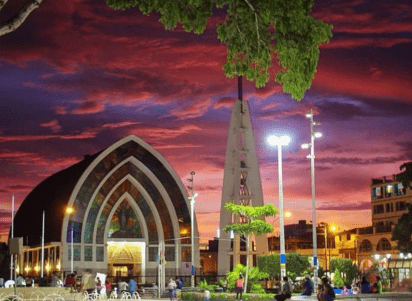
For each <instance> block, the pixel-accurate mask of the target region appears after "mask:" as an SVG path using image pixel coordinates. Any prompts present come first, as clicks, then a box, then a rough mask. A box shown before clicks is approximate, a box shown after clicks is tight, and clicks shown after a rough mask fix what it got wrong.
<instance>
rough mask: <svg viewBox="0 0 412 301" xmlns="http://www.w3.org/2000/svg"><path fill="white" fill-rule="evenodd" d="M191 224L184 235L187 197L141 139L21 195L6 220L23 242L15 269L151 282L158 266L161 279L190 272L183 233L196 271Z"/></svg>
mask: <svg viewBox="0 0 412 301" xmlns="http://www.w3.org/2000/svg"><path fill="white" fill-rule="evenodd" d="M67 207H70V208H72V209H73V212H72V213H71V214H68V213H66V208H67ZM43 214H44V216H45V226H44V227H42V224H41V220H42V215H43ZM194 223H195V227H194V229H195V233H191V217H190V204H189V200H188V194H187V192H186V189H185V186H184V185H183V183H182V182H181V180H180V178H179V177H178V175H177V174H176V172H175V171H174V170H173V168H172V167H171V166H170V165H169V164H168V163H167V162H166V160H165V159H164V158H163V157H162V156H161V155H160V154H159V153H158V152H157V151H155V150H154V149H153V148H152V147H151V146H150V145H148V144H147V143H145V142H144V141H143V140H141V139H140V138H137V137H135V136H128V137H126V138H124V139H122V140H120V141H118V142H116V143H114V144H113V145H111V146H109V147H108V148H106V149H104V150H102V151H101V152H99V153H97V154H94V155H92V156H86V157H85V159H84V160H83V161H81V162H79V163H77V164H75V165H73V166H71V167H69V168H67V169H65V170H63V171H60V172H58V173H56V174H55V175H52V176H51V177H49V178H47V179H46V180H44V181H43V182H42V183H40V184H39V185H38V186H37V187H36V188H35V189H34V190H33V191H32V192H31V193H30V194H29V195H28V196H27V198H26V199H25V200H24V202H23V203H22V205H21V206H20V208H19V210H18V212H17V214H16V216H15V219H14V225H15V226H14V227H15V228H14V236H15V237H23V242H24V245H25V247H24V252H23V254H21V256H20V259H19V262H18V269H19V272H20V273H21V274H23V275H27V276H33V277H37V276H40V273H41V269H42V268H41V266H42V265H43V273H44V275H45V276H49V275H51V274H52V273H53V272H55V271H57V272H62V271H64V272H69V271H71V270H72V269H73V270H74V271H77V272H80V273H81V272H82V271H83V270H84V269H86V268H89V269H92V270H93V271H94V272H102V273H105V274H107V275H108V276H122V277H129V276H134V277H137V278H138V282H155V281H156V275H157V274H158V272H159V262H161V263H162V264H161V265H160V266H161V269H162V270H163V273H165V274H164V275H184V274H190V263H191V235H194V236H195V248H194V250H195V266H196V267H199V244H198V237H199V235H198V234H197V233H198V231H197V224H196V220H194ZM28 225H30V226H28ZM42 230H44V235H42ZM42 236H43V237H44V245H45V247H44V248H42V247H41V237H42ZM43 250H44V257H43V256H42V253H43ZM72 250H73V252H72ZM42 258H44V260H42Z"/></svg>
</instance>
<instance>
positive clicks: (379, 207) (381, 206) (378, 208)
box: [373, 205, 384, 214]
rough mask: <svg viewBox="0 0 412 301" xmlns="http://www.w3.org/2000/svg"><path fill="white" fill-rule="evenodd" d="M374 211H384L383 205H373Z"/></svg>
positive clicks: (378, 212)
mask: <svg viewBox="0 0 412 301" xmlns="http://www.w3.org/2000/svg"><path fill="white" fill-rule="evenodd" d="M373 213H374V214H381V213H384V210H383V205H375V206H373Z"/></svg>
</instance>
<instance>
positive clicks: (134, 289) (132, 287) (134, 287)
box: [129, 278, 136, 296]
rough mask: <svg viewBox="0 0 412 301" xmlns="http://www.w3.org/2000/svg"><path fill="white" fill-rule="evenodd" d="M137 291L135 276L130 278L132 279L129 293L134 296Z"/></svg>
mask: <svg viewBox="0 0 412 301" xmlns="http://www.w3.org/2000/svg"><path fill="white" fill-rule="evenodd" d="M135 291H136V281H134V279H133V278H130V280H129V293H130V296H132V295H133V293H134V292H135Z"/></svg>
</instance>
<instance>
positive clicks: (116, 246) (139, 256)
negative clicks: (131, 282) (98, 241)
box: [107, 241, 146, 283]
mask: <svg viewBox="0 0 412 301" xmlns="http://www.w3.org/2000/svg"><path fill="white" fill-rule="evenodd" d="M145 245H146V244H145V243H144V242H137V241H108V243H107V265H108V271H107V272H108V276H111V277H115V278H128V279H129V278H134V279H135V280H136V282H137V283H140V282H141V281H142V280H143V278H144V274H145V273H144V262H145V249H146V247H145Z"/></svg>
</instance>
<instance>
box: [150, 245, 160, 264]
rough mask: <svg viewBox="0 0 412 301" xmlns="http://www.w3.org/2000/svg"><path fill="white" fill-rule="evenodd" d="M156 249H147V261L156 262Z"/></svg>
mask: <svg viewBox="0 0 412 301" xmlns="http://www.w3.org/2000/svg"><path fill="white" fill-rule="evenodd" d="M158 255H159V254H158V248H157V247H149V261H152V262H157V261H158Z"/></svg>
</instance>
